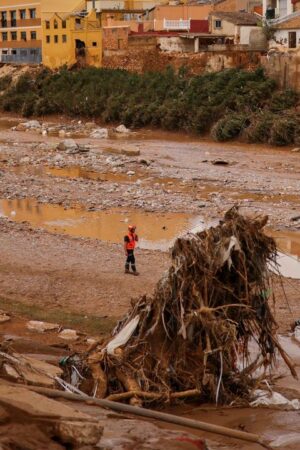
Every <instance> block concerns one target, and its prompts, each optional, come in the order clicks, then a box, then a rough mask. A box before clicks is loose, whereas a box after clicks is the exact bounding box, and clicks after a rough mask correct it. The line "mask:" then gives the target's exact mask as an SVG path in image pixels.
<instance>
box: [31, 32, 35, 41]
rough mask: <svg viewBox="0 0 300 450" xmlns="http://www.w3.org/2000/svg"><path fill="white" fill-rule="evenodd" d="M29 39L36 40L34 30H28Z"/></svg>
mask: <svg viewBox="0 0 300 450" xmlns="http://www.w3.org/2000/svg"><path fill="white" fill-rule="evenodd" d="M30 39H31V40H32V41H36V31H31V32H30Z"/></svg>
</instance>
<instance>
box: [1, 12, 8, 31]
mask: <svg viewBox="0 0 300 450" xmlns="http://www.w3.org/2000/svg"><path fill="white" fill-rule="evenodd" d="M1 26H2V28H6V27H7V12H6V11H3V12H2V13H1Z"/></svg>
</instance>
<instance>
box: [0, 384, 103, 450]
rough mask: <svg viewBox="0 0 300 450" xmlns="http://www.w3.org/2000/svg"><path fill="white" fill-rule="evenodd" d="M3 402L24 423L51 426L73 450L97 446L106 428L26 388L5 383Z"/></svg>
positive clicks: (1, 392)
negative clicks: (37, 422)
mask: <svg viewBox="0 0 300 450" xmlns="http://www.w3.org/2000/svg"><path fill="white" fill-rule="evenodd" d="M0 402H1V405H4V406H8V408H13V409H15V410H16V415H17V417H19V418H20V419H21V420H25V418H26V421H27V420H30V419H31V420H32V418H33V419H34V420H37V421H39V420H42V423H46V424H47V427H48V428H49V427H50V426H51V427H52V429H53V432H52V434H53V436H54V437H57V438H58V440H59V441H60V442H61V441H62V442H64V443H66V444H67V443H70V444H73V445H72V448H73V446H75V447H76V448H77V447H79V446H80V447H82V446H83V445H95V444H97V443H98V442H99V440H100V438H101V436H102V432H103V427H102V426H101V425H100V424H99V421H98V420H97V418H95V417H92V416H90V415H88V414H85V413H82V412H80V411H78V409H76V408H73V406H72V405H71V406H69V405H65V404H64V403H62V402H59V401H56V400H52V399H50V398H47V397H45V396H43V395H40V394H37V393H35V392H32V391H30V390H29V389H25V388H24V387H19V386H9V385H4V384H3V385H2V386H0ZM47 421H48V422H47ZM26 448H27V447H26ZM28 448H29V447H28ZM30 448H33V447H30ZM43 448H45V447H43ZM89 448H90V447H89Z"/></svg>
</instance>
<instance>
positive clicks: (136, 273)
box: [131, 266, 139, 276]
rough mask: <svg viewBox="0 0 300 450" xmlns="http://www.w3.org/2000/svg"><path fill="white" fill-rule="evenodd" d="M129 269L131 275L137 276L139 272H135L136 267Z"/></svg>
mask: <svg viewBox="0 0 300 450" xmlns="http://www.w3.org/2000/svg"><path fill="white" fill-rule="evenodd" d="M131 268H132V274H133V275H135V276H138V275H139V272H137V270H136V267H135V266H131Z"/></svg>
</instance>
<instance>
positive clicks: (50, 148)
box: [36, 142, 57, 152]
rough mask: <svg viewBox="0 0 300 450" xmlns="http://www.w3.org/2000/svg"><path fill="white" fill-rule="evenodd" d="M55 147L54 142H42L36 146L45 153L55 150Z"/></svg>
mask: <svg viewBox="0 0 300 450" xmlns="http://www.w3.org/2000/svg"><path fill="white" fill-rule="evenodd" d="M56 147H57V145H56V144H55V143H54V142H42V143H41V144H39V145H37V146H36V148H37V149H38V150H45V151H46V152H48V151H53V150H56Z"/></svg>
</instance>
